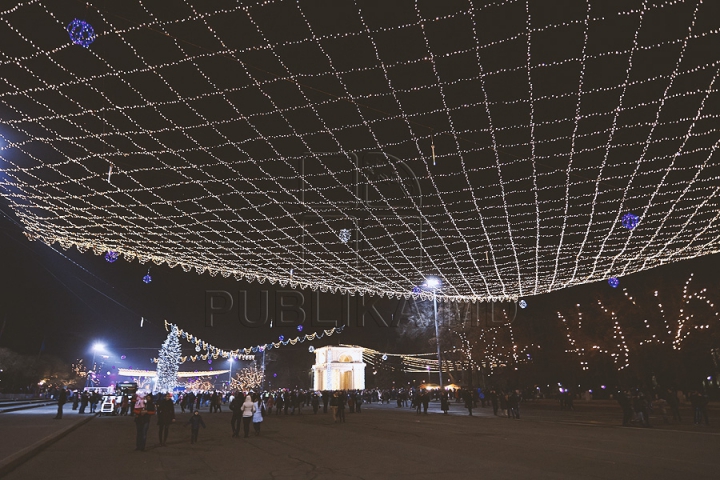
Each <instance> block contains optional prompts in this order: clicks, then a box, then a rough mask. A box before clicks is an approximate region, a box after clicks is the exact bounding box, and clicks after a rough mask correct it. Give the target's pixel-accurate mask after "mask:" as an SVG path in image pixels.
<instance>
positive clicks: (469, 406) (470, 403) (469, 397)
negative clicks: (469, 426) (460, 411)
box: [463, 390, 473, 417]
mask: <svg viewBox="0 0 720 480" xmlns="http://www.w3.org/2000/svg"><path fill="white" fill-rule="evenodd" d="M463 397H465V408H467V410H468V415H470V416H471V417H472V411H473V398H472V393H471V392H470V391H469V390H464V391H463Z"/></svg>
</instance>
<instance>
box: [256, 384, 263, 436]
mask: <svg viewBox="0 0 720 480" xmlns="http://www.w3.org/2000/svg"><path fill="white" fill-rule="evenodd" d="M253 398H254V399H255V403H253V405H254V406H255V413H253V428H254V429H255V436H256V437H257V436H258V435H260V425H262V421H263V416H264V415H265V405H263V402H262V398H261V397H260V395H258V394H257V393H253Z"/></svg>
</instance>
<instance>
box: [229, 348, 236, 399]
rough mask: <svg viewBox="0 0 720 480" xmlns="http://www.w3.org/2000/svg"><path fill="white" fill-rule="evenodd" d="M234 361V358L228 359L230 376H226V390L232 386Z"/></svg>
mask: <svg viewBox="0 0 720 480" xmlns="http://www.w3.org/2000/svg"><path fill="white" fill-rule="evenodd" d="M234 361H235V358H234V357H233V356H232V355H231V356H230V358H228V363H229V364H230V375H229V376H228V390H229V389H230V385H232V366H233V362H234Z"/></svg>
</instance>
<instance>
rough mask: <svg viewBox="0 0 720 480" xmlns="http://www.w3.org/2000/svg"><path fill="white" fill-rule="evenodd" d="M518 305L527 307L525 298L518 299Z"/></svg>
mask: <svg viewBox="0 0 720 480" xmlns="http://www.w3.org/2000/svg"><path fill="white" fill-rule="evenodd" d="M518 305H520V308H527V302H526V301H525V300H520V301H519V302H518Z"/></svg>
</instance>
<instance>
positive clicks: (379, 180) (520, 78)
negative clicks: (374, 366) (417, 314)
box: [0, 0, 720, 301]
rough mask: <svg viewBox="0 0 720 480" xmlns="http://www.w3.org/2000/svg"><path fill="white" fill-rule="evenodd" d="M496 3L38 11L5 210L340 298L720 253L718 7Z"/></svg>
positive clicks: (505, 286) (565, 275)
mask: <svg viewBox="0 0 720 480" xmlns="http://www.w3.org/2000/svg"><path fill="white" fill-rule="evenodd" d="M486 3H487V2H473V1H469V2H465V3H455V2H424V1H417V2H415V3H412V2H380V3H376V4H372V5H365V4H364V3H362V2H360V3H357V2H352V1H349V0H339V1H335V2H330V3H322V4H317V3H314V2H306V1H299V2H297V1H282V0H277V1H263V2H258V3H256V4H250V5H248V4H234V5H232V6H230V7H228V8H226V9H219V8H218V7H217V6H216V5H215V3H214V2H199V1H197V0H186V1H182V2H181V1H178V3H177V8H167V6H166V4H163V5H164V6H163V7H162V8H159V7H155V6H154V5H152V2H142V3H138V4H136V5H135V4H133V5H134V8H132V9H130V7H128V4H127V3H126V2H115V3H112V4H111V5H110V6H108V5H107V4H106V3H105V2H93V1H90V2H88V4H87V7H86V5H85V4H80V3H71V2H61V1H48V0H45V1H43V0H32V1H27V2H22V3H19V4H18V5H16V6H14V7H13V8H10V9H7V10H4V11H0V17H2V21H3V24H4V25H6V30H7V32H6V34H7V35H9V37H8V40H7V41H6V42H4V49H3V57H2V59H0V68H2V69H3V75H2V78H3V84H2V86H1V87H0V115H1V116H2V128H1V129H0V191H1V192H2V194H3V195H4V196H5V197H6V198H7V199H8V200H9V202H10V203H11V205H12V207H13V209H14V211H15V212H16V214H17V215H18V217H19V218H20V220H21V221H22V222H23V224H24V225H25V227H26V233H27V235H28V236H29V237H30V238H32V239H40V240H42V241H44V242H47V243H54V242H58V243H59V244H60V245H61V246H63V247H65V248H69V247H71V246H73V245H74V246H76V247H77V248H78V249H80V250H81V251H85V250H93V251H94V252H95V253H97V254H102V253H104V252H106V251H107V250H112V251H116V252H118V253H119V254H120V257H121V258H125V259H128V260H132V259H138V260H139V261H140V262H141V263H146V262H149V261H151V262H154V263H156V264H163V263H166V264H168V265H170V266H171V267H175V266H180V267H181V268H182V269H184V270H185V271H191V270H195V271H196V272H198V273H203V272H209V273H210V274H211V275H217V274H220V275H222V276H224V277H230V276H234V277H235V278H238V279H247V280H251V281H259V282H265V281H268V282H270V283H273V284H275V283H279V284H280V285H283V286H285V285H290V286H292V287H300V288H312V289H320V290H322V291H332V292H349V293H360V294H373V295H389V296H396V297H399V296H410V294H411V293H410V292H411V290H412V287H413V286H415V285H418V284H419V283H421V282H422V279H423V278H424V277H425V276H426V275H428V274H434V275H438V276H439V277H441V278H442V279H443V282H444V290H443V292H442V293H441V295H440V297H441V299H450V300H464V301H484V300H488V299H501V300H502V299H507V300H514V299H517V298H518V297H519V296H522V295H532V294H540V293H544V292H549V291H553V290H557V289H560V288H564V287H567V286H570V285H576V284H581V283H587V282H594V281H598V280H603V279H607V278H609V277H613V276H615V277H619V276H622V275H627V274H630V273H633V272H636V271H640V270H644V269H648V268H651V267H655V266H657V265H660V264H663V263H667V262H674V261H678V260H682V259H686V258H693V257H697V256H701V255H707V254H711V253H715V252H717V251H718V250H719V248H718V247H719V245H720V240H719V239H720V228H719V227H718V220H719V218H718V217H719V216H720V214H718V206H719V202H718V193H720V179H719V175H720V165H719V162H718V161H717V156H716V149H717V147H718V142H720V135H719V130H720V129H719V128H718V126H719V125H720V119H719V118H718V116H719V115H720V113H719V112H718V111H717V105H718V104H720V102H719V100H720V97H719V94H718V82H717V76H718V65H720V63H719V62H720V51H719V50H718V49H717V48H715V46H716V45H717V44H718V40H719V36H720V15H719V14H718V11H717V2H711V1H705V2H700V1H699V0H687V1H682V0H667V1H656V2H614V3H612V5H609V4H608V2H604V1H602V0H585V1H584V0H576V1H572V2H566V3H565V4H564V7H563V8H562V9H557V8H555V7H551V5H550V4H551V3H552V2H550V3H548V2H542V1H535V0H532V1H521V0H502V1H498V2H492V3H491V4H486ZM75 17H79V18H84V19H85V21H87V23H88V24H90V25H91V26H92V28H93V30H92V32H93V35H92V37H91V38H90V36H88V38H87V39H85V40H87V41H84V42H81V44H82V46H80V45H75V44H73V41H77V40H78V39H77V38H74V39H73V40H72V41H71V39H70V38H68V32H70V33H72V32H73V30H72V29H70V30H67V26H68V24H70V23H71V22H72V21H73V19H74V18H75ZM279 19H282V22H283V23H282V24H279V23H278V22H279ZM10 37H12V38H10ZM83 47H87V48H83ZM628 212H632V213H634V214H635V215H637V217H638V220H639V222H638V223H637V226H634V222H630V223H631V224H633V226H634V228H632V229H631V230H629V229H627V228H624V227H623V226H622V224H621V222H622V218H623V216H624V215H625V214H626V213H628ZM419 295H420V296H427V295H428V294H427V293H425V292H421V293H420V294H419Z"/></svg>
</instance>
